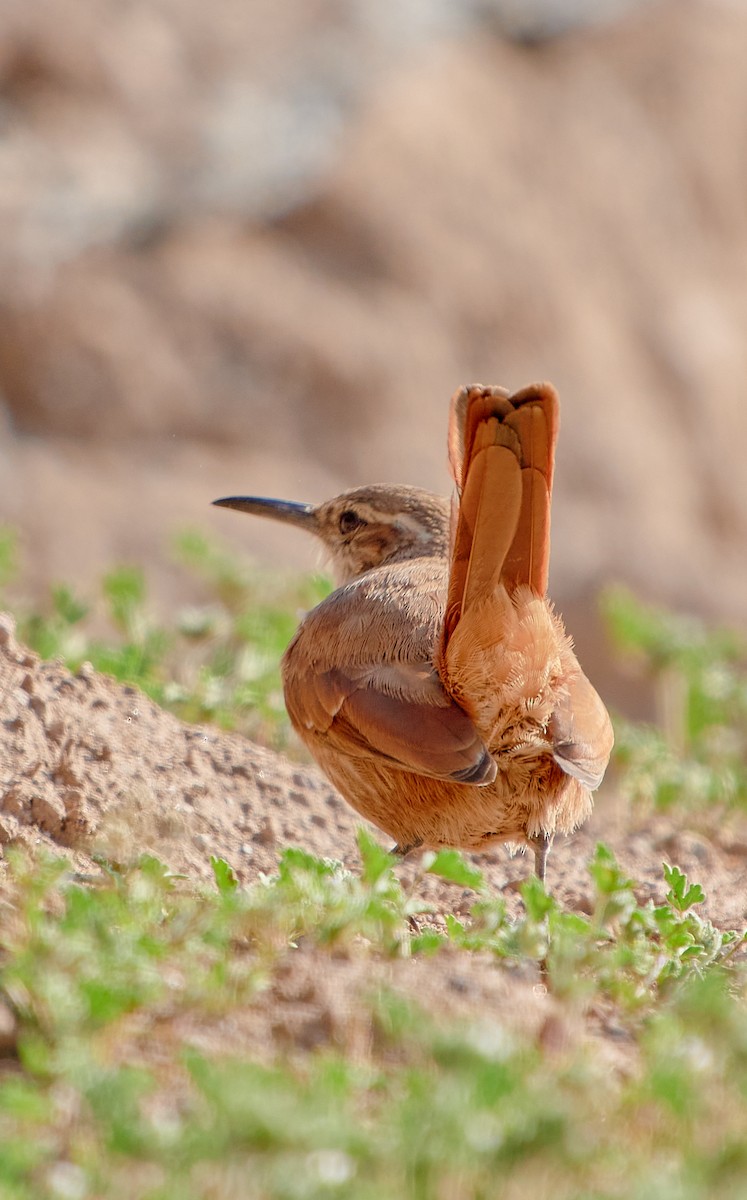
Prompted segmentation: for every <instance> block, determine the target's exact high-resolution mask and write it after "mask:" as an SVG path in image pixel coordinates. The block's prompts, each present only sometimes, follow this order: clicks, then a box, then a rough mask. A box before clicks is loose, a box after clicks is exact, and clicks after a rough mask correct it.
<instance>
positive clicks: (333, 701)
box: [283, 564, 496, 784]
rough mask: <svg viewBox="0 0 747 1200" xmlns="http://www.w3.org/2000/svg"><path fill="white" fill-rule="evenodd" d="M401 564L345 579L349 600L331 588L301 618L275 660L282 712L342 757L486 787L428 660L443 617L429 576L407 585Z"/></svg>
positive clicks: (481, 760) (475, 747) (483, 768)
mask: <svg viewBox="0 0 747 1200" xmlns="http://www.w3.org/2000/svg"><path fill="white" fill-rule="evenodd" d="M410 569H411V567H410V565H409V564H403V566H402V568H401V569H400V570H399V571H391V572H390V573H389V576H388V577H387V580H386V581H385V583H384V585H383V586H382V583H381V581H380V580H373V581H371V580H363V581H360V582H359V583H358V585H357V586H356V585H352V586H354V587H355V596H354V597H352V596H351V595H350V594H349V593H348V596H347V597H345V596H342V597H341V596H340V595H339V593H334V594H333V596H331V597H329V598H328V600H327V601H325V602H323V603H322V604H321V605H319V606H318V607H317V608H316V609H315V610H314V611H313V612H312V613H310V614H309V616H308V617H307V618H306V620H305V621H304V622H303V623H302V625H301V627H300V629H299V631H298V633H297V634H296V637H295V638H294V640H293V642H292V643H291V645H290V646H289V647H288V650H287V651H286V654H285V657H284V659H283V682H284V687H285V701H286V706H287V708H288V713H289V715H290V718H291V721H292V722H293V725H294V727H295V728H296V730H297V732H298V733H299V734H300V736H301V737H302V738H303V739H304V740H305V741H307V742H308V743H309V744H310V745H312V746H313V745H314V743H315V741H316V740H317V739H318V738H319V737H321V738H323V740H324V744H325V745H326V746H327V747H328V748H329V749H333V750H334V749H336V750H338V751H340V753H343V754H345V755H348V756H351V757H358V758H368V759H377V758H381V759H386V760H387V762H388V763H389V765H390V766H397V767H400V768H401V769H402V770H405V771H413V772H416V773H417V774H421V775H430V776H433V777H435V778H438V779H453V780H455V781H458V782H462V783H473V784H483V783H490V782H492V780H493V779H494V778H495V775H496V765H495V763H494V761H493V759H492V758H491V756H490V754H489V753H488V750H487V748H486V746H485V743H484V742H483V740H482V738H481V737H480V735H479V734H478V732H477V730H476V729H475V726H474V724H473V723H472V721H471V720H470V718H469V717H468V716H467V714H466V712H465V711H464V709H462V708H460V707H459V705H458V704H456V703H455V702H454V700H452V699H451V697H450V696H449V695H448V693H447V692H446V690H445V688H444V686H443V684H442V683H441V680H440V678H439V676H438V673H437V671H436V669H435V667H434V665H433V663H432V661H431V658H432V655H433V646H434V644H435V641H436V638H437V635H438V630H439V627H440V622H441V620H442V613H443V594H442V589H441V588H440V583H441V580H440V579H439V578H436V577H434V580H433V587H432V588H429V587H425V588H424V587H422V586H411V584H410V583H409V582H408V580H407V572H408V570H410ZM444 569H445V568H444V567H443V565H442V566H441V567H440V568H439V571H440V574H441V575H443V572H444ZM421 583H422V581H421ZM346 599H347V600H348V601H351V602H350V603H348V604H346V603H345V600H346ZM353 600H354V602H352V601H353ZM415 606H419V607H415ZM351 622H354V626H355V627H353V625H352V624H351ZM403 629H404V630H405V631H406V632H407V634H408V637H407V638H406V639H403V634H402V631H403ZM317 744H318V743H317Z"/></svg>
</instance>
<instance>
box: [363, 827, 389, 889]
mask: <svg viewBox="0 0 747 1200" xmlns="http://www.w3.org/2000/svg"><path fill="white" fill-rule="evenodd" d="M357 841H358V849H359V851H360V855H361V859H362V860H363V881H364V883H368V884H374V883H377V882H378V880H379V879H381V877H382V876H383V875H385V874H386V872H387V871H389V870H391V868H392V866H393V865H394V863H395V862H396V861H397V859H396V857H395V856H394V855H393V854H390V853H389V851H388V850H385V849H384V847H383V846H382V845H381V843H380V842H377V840H376V838H374V837H372V835H371V834H370V833H369V832H368V830H367V829H364V828H363V827H362V826H361V827H360V829H359V830H358V834H357Z"/></svg>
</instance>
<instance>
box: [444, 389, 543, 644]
mask: <svg viewBox="0 0 747 1200" xmlns="http://www.w3.org/2000/svg"><path fill="white" fill-rule="evenodd" d="M557 431H558V399H557V395H556V393H555V390H554V389H553V388H552V387H551V386H550V385H549V384H538V385H536V386H534V387H528V388H524V389H523V390H522V391H520V392H517V393H516V394H515V395H513V396H509V394H508V393H507V392H506V391H505V390H504V389H503V388H484V387H479V386H475V387H471V388H462V389H461V390H460V391H459V392H457V394H456V395H455V396H454V398H453V399H452V406H451V418H450V423H449V462H450V465H451V470H452V474H453V476H454V481H455V483H456V485H457V491H458V493H459V511H458V515H457V520H456V529H455V534H454V548H453V554H452V563H451V572H450V576H449V592H448V600H447V611H446V626H445V630H444V634H445V639H446V640H448V638H449V636H450V634H451V632H452V630H453V629H454V628H455V626H456V624H457V623H458V621H459V618H460V616H461V613H462V611H463V610H464V609H465V608H466V607H470V606H471V605H472V604H474V602H475V601H476V600H477V599H479V597H480V596H484V595H488V594H489V593H490V592H491V591H493V590H494V589H495V587H496V586H497V584H499V583H501V584H503V585H504V586H505V587H506V589H507V590H508V591H509V592H513V591H515V589H516V588H517V587H519V586H521V585H528V586H529V587H531V588H532V590H533V591H534V592H536V593H537V594H538V595H540V596H543V595H544V594H545V592H546V590H547V575H548V569H549V561H550V498H551V491H552V477H553V468H554V458H555V441H556V438H557Z"/></svg>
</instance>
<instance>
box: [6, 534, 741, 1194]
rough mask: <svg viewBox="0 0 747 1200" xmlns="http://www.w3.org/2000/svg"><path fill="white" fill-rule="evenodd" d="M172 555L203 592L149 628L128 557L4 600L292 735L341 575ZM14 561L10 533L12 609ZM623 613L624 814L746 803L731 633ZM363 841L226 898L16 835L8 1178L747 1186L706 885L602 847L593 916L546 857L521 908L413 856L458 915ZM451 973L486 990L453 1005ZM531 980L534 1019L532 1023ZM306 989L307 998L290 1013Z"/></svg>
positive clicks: (36, 1188)
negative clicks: (646, 693) (31, 848)
mask: <svg viewBox="0 0 747 1200" xmlns="http://www.w3.org/2000/svg"><path fill="white" fill-rule="evenodd" d="M180 553H181V555H182V558H183V560H184V561H186V562H187V563H188V564H189V569H192V570H198V571H199V572H200V573H201V574H202V576H203V577H204V578H205V579H206V580H207V581H208V582H209V584H210V587H211V589H212V599H211V601H210V603H209V604H207V605H206V606H205V607H203V608H201V609H200V610H199V611H196V610H190V611H185V612H182V613H179V614H177V615H176V616H175V617H174V619H173V620H172V621H170V622H167V623H163V624H157V623H156V622H155V620H154V619H153V618H152V617H151V616H150V615H149V609H148V602H147V596H146V594H145V589H144V584H143V578H142V576H141V574H140V573H139V572H134V571H132V570H129V569H128V570H118V571H115V572H112V573H111V574H109V575H108V576H107V577H106V579H105V580H104V583H103V587H102V596H101V598H100V599H98V600H89V601H87V602H84V601H82V600H81V599H80V598H78V597H76V596H74V595H73V593H72V592H71V591H70V590H69V589H68V588H65V587H57V588H55V589H53V590H52V592H51V595H50V600H49V604H48V605H47V607H46V610H45V611H43V612H41V613H38V612H31V611H29V610H28V609H25V608H24V606H23V605H22V604H21V603H20V601H19V600H18V599H17V598H15V602H14V604H13V606H14V607H15V609H16V612H17V615H18V619H19V626H20V634H21V636H22V637H23V638H24V639H25V640H26V641H27V642H30V643H31V644H32V645H33V646H34V647H35V648H36V649H37V650H38V651H39V652H40V653H42V654H44V655H55V656H56V655H60V656H63V657H65V658H66V659H67V660H68V661H69V662H70V664H71V665H72V666H76V665H78V664H79V663H80V662H81V661H83V659H89V660H90V661H92V662H93V663H94V665H95V666H96V667H97V668H98V669H100V670H104V671H108V672H110V673H112V674H114V675H116V676H117V677H119V678H121V679H123V680H127V681H128V682H131V683H135V684H137V686H139V687H142V688H143V689H144V690H145V691H147V692H149V693H150V694H151V695H152V696H154V698H156V699H157V700H158V701H159V702H160V703H162V704H164V705H166V706H168V707H171V708H172V709H174V710H175V711H176V712H178V713H179V714H180V715H182V716H185V717H186V718H187V719H199V720H208V719H211V720H215V721H217V722H220V723H228V722H229V721H232V720H233V721H235V722H236V723H237V724H238V726H239V727H240V728H242V729H244V730H246V731H249V732H251V733H252V734H253V735H254V736H258V735H260V734H261V736H262V737H263V738H264V739H265V740H266V741H269V742H270V743H271V744H274V745H283V744H284V743H285V742H286V741H287V738H288V731H287V726H286V725H285V718H284V716H283V714H282V704H281V698H280V689H279V681H278V677H277V673H276V672H277V660H278V658H279V656H280V653H281V651H282V648H283V646H284V644H285V642H286V641H287V639H288V637H289V636H290V632H291V631H292V629H293V627H294V624H295V621H296V615H297V610H298V609H299V608H301V607H307V606H308V605H309V604H311V603H314V602H315V601H316V599H318V598H319V597H320V596H321V595H322V594H323V592H324V587H325V585H324V583H323V582H322V581H320V580H312V581H304V582H302V583H294V584H292V585H290V586H289V587H288V586H285V585H281V583H279V582H278V581H277V580H262V581H259V582H258V581H257V579H256V578H255V577H254V576H252V575H251V573H250V572H249V571H248V569H247V568H246V567H244V566H242V565H240V564H237V563H235V562H234V561H233V560H232V559H231V558H230V557H228V556H227V555H225V554H224V553H223V552H222V551H219V550H216V549H215V548H214V547H211V546H209V545H208V544H207V543H206V542H204V540H203V539H201V538H198V537H196V536H195V535H190V536H189V537H186V538H183V539H181V541H180ZM14 554H15V550H14V543H13V539H12V538H11V537H10V535H7V536H6V537H5V540H4V541H3V542H2V543H0V585H2V586H3V587H4V588H5V590H6V595H5V603H6V604H9V603H12V602H13V601H14V596H13V591H12V589H13V571H14V566H13V559H14ZM605 605H606V611H607V615H608V618H609V622H610V627H611V629H612V631H613V634H614V636H615V637H616V639H617V640H618V642H619V643H620V645H621V646H622V647H624V649H625V651H626V653H627V655H628V656H629V659H630V661H631V662H634V663H637V665H638V669H640V670H641V671H642V672H644V673H646V674H647V675H648V676H649V677H651V678H652V679H653V680H654V682H655V686H656V689H657V694H658V696H659V700H660V704H661V717H660V720H659V721H658V723H657V724H656V725H652V726H650V727H644V726H641V725H632V724H625V723H623V722H618V742H619V751H618V768H619V776H618V782H619V786H620V787H621V789H622V790H623V791H624V793H625V794H626V795H627V796H628V797H629V798H630V800H631V802H632V803H633V804H635V805H636V806H637V809H636V812H637V819H639V820H643V819H644V818H645V815H646V813H647V812H652V811H653V810H654V809H655V808H658V809H665V810H666V811H667V812H668V814H669V815H670V817H674V818H677V819H681V820H682V821H685V820H690V819H691V818H692V815H693V814H698V813H699V814H705V813H707V814H709V817H708V819H713V814H714V812H718V813H723V814H731V815H732V817H734V814H738V813H739V811H740V809H743V808H744V805H745V797H746V796H747V788H746V780H745V771H746V768H745V744H744V743H745V735H746V730H747V673H746V672H745V656H744V646H743V645H742V644H741V643H740V641H739V639H738V638H736V637H734V636H732V635H728V634H725V633H720V632H717V631H711V630H708V629H706V628H704V627H703V626H701V625H698V624H696V623H694V622H684V621H682V620H680V619H679V618H674V617H672V616H670V615H668V614H665V613H662V612H658V611H654V610H650V609H647V608H644V607H643V606H641V605H639V604H638V603H636V602H635V601H634V600H633V599H632V598H631V597H630V596H627V595H625V594H624V593H622V592H614V593H610V594H609V595H608V597H607V598H606V601H605ZM106 622H108V623H109V625H108V626H107V624H106ZM107 627H108V628H110V630H111V633H110V635H108V634H107V633H106V632H105V631H106V629H107ZM102 628H103V629H104V632H103V633H102V632H101V630H102ZM94 629H95V630H96V633H95V635H94V633H93V632H91V631H92V630H94ZM734 819H736V817H734ZM359 846H360V852H361V859H362V869H361V870H360V872H358V873H351V872H349V871H347V870H345V869H344V868H343V866H342V865H341V864H340V863H337V862H334V861H331V860H325V859H319V858H315V857H312V856H311V855H309V854H307V853H305V852H304V851H303V850H302V849H300V848H299V849H290V850H286V851H285V853H284V854H283V855H282V857H281V858H280V860H279V863H278V869H277V873H276V874H275V875H273V876H272V877H270V878H260V879H259V880H258V881H257V882H256V883H254V884H253V885H252V886H251V887H249V888H246V889H243V888H240V887H239V886H237V882H236V879H235V877H234V876H233V873H232V871H231V869H230V867H229V866H228V864H226V863H225V862H223V861H222V860H219V859H214V860H213V864H212V865H213V873H214V881H215V883H214V887H213V888H212V889H210V890H206V889H201V888H200V887H198V886H197V885H196V884H195V883H194V881H192V880H189V879H186V878H183V877H179V876H175V875H173V874H172V873H170V872H169V870H168V869H167V868H166V867H165V866H164V864H162V863H161V862H159V861H158V860H156V859H154V858H142V859H140V860H139V861H137V862H135V863H134V864H133V865H128V866H123V865H121V864H116V863H112V862H101V863H100V869H99V871H98V873H95V874H92V875H91V876H90V877H86V878H82V877H80V876H79V875H77V874H76V873H75V872H74V871H73V870H72V869H71V867H70V865H69V863H68V862H67V861H65V860H62V859H53V858H45V857H36V858H34V859H33V860H32V859H30V858H29V857H27V856H25V855H23V854H21V853H20V852H17V853H14V852H13V851H9V853H8V864H7V871H6V875H5V879H4V883H3V885H2V890H0V903H1V904H2V917H1V919H0V1056H3V1055H4V1057H0V1196H2V1197H3V1200H5V1197H7V1198H8V1200H55V1198H62V1200H89V1198H90V1200H98V1198H99V1197H102V1198H103V1197H107V1198H109V1197H112V1198H114V1200H118V1198H120V1197H121V1198H122V1200H141V1198H142V1200H146V1198H147V1200H192V1198H195V1200H212V1198H215V1200H218V1198H220V1200H233V1198H236V1200H244V1198H246V1200H254V1198H257V1200H265V1198H272V1200H275V1198H278V1200H307V1198H308V1200H317V1198H319V1200H322V1198H326V1197H335V1196H338V1197H345V1198H346V1200H347V1198H352V1200H379V1198H380V1197H389V1196H391V1197H408V1198H409V1197H413V1198H415V1200H431V1198H433V1200H472V1198H474V1200H488V1198H489V1197H501V1198H503V1197H505V1198H506V1200H518V1198H520V1197H530V1196H531V1197H532V1200H544V1198H548V1200H549V1198H550V1197H552V1200H565V1198H567V1200H581V1198H583V1200H617V1198H620V1200H623V1198H624V1200H628V1198H634V1200H638V1198H640V1200H649V1198H650V1197H652V1196H656V1197H657V1198H658V1197H661V1198H664V1200H706V1198H711V1197H713V1198H715V1200H720V1198H721V1197H723V1198H724V1200H726V1198H727V1197H729V1198H731V1197H733V1196H738V1195H741V1194H742V1193H743V1192H744V1191H745V1190H747V1143H745V1139H744V1126H745V1117H746V1116H747V1112H746V1106H745V1085H744V1079H745V1070H746V1068H747V1010H746V1009H745V966H744V962H745V959H744V935H743V931H742V930H724V929H722V928H719V927H717V926H716V925H714V924H712V923H711V922H710V921H708V920H706V919H705V918H704V917H702V916H701V915H699V906H700V905H701V904H702V901H703V899H704V896H703V891H702V888H701V887H700V885H699V883H698V881H697V880H690V879H688V878H686V876H685V874H684V873H683V872H682V871H681V870H679V869H678V867H677V866H675V865H669V864H664V865H663V868H662V869H663V873H664V874H663V888H662V895H663V896H665V898H664V899H662V901H661V902H659V903H656V902H654V901H653V900H647V901H646V902H642V901H641V900H640V899H639V898H638V896H639V894H640V889H638V888H637V884H636V881H635V880H632V879H629V878H627V877H626V876H625V874H624V872H623V871H622V870H621V868H620V866H619V864H618V863H617V861H616V859H615V857H614V855H613V854H612V852H611V851H610V850H609V849H608V848H607V847H606V846H604V845H599V846H598V847H597V849H596V852H595V854H594V856H593V858H592V860H591V862H590V864H589V872H590V889H591V904H590V906H589V911H588V912H586V911H585V912H575V911H567V910H565V909H564V908H563V907H562V906H561V905H560V904H559V903H558V902H557V901H556V900H555V899H553V898H552V897H551V896H549V895H548V894H547V893H546V892H545V890H544V889H543V887H542V885H541V884H540V883H539V882H538V881H537V880H536V879H533V878H532V879H530V880H528V881H527V882H526V883H525V884H524V885H523V887H522V892H521V894H522V899H523V915H522V916H520V917H519V918H515V917H510V916H509V911H508V908H507V905H506V904H505V903H504V901H503V899H502V898H501V897H500V896H495V895H492V894H490V893H489V891H488V890H487V888H486V886H485V882H484V879H483V877H482V875H481V873H480V871H479V870H477V869H476V868H475V867H474V866H473V865H472V864H471V863H470V862H467V861H466V860H465V859H463V858H462V857H461V856H460V855H459V854H457V853H455V852H445V853H441V854H439V855H429V856H426V857H425V858H424V860H423V863H422V867H421V870H422V871H428V872H431V873H434V874H436V875H438V876H439V877H440V878H441V879H443V880H445V881H446V882H447V883H448V884H450V885H451V886H452V887H453V889H454V895H455V898H457V897H458V898H459V899H460V900H461V899H462V898H463V896H464V893H465V890H466V891H468V892H469V893H470V894H471V896H472V900H471V904H470V905H469V911H468V913H467V914H466V915H465V914H464V912H463V911H462V907H463V906H462V907H460V908H459V911H460V916H459V919H457V917H456V916H447V918H446V921H445V923H444V922H439V921H436V920H434V919H433V918H432V914H430V913H429V912H428V911H426V910H425V908H424V905H423V903H422V900H421V899H420V891H419V888H418V886H417V884H418V881H417V878H416V880H415V882H414V884H412V885H411V886H410V887H405V886H403V884H402V883H401V881H400V879H399V877H398V874H397V872H396V870H395V867H394V864H393V862H392V860H391V858H390V857H389V855H387V854H386V853H385V852H384V851H383V850H382V849H381V848H380V846H379V845H378V844H377V843H376V842H375V841H373V840H371V839H370V838H369V837H368V836H367V835H366V834H364V833H361V835H360V841H359ZM457 907H458V906H457V905H456V904H455V908H457ZM309 964H310V968H311V970H310V975H309V979H310V980H311V982H309V979H306V976H305V975H304V971H305V970H306V968H307V967H308V966H309ZM473 968H474V970H473ZM478 968H479V971H478ZM480 971H481V972H483V973H487V975H488V976H489V977H490V978H494V977H495V973H499V975H500V978H501V979H502V980H505V982H506V984H507V985H509V986H510V988H513V989H515V990H514V991H512V992H509V995H510V996H511V997H513V999H511V1000H509V1001H508V1002H506V1003H503V1004H502V1005H497V1004H495V1003H492V1002H488V1001H487V1000H486V999H485V998H484V997H481V993H480V985H479V979H480V978H483V977H484V974H483V975H480ZM297 977H298V978H297ZM447 977H448V978H449V979H451V980H454V979H456V980H460V979H462V980H463V988H464V990H465V993H466V994H467V995H468V996H469V995H472V1002H471V1003H466V1002H465V1004H464V1006H463V1008H462V1010H461V1011H460V1013H459V1014H458V1015H456V1016H455V1011H454V1009H453V1006H451V1005H450V1003H448V996H447V994H446V991H447V989H446V984H445V982H444V981H445V980H446V979H447ZM350 978H354V979H355V981H356V982H355V984H354V985H353V984H351V983H350ZM304 979H306V982H305V983H304ZM294 980H296V983H295V984H294V982H293V981H294ZM299 980H300V983H299ZM315 980H316V981H324V982H325V983H326V985H327V991H326V992H325V993H324V996H326V1000H325V999H324V996H323V997H322V999H321V1000H320V999H319V996H318V995H317V993H316V991H315V984H314V981H315ZM428 981H430V983H429V984H428V986H426V983H428ZM434 981H436V982H435V986H434ZM460 986H462V985H460ZM470 989H472V990H471V992H470ZM330 997H337V998H338V999H339V1002H340V1007H339V1011H338V1010H337V1009H336V1008H335V1005H334V1004H333V1003H332V1001H331V999H330ZM530 998H532V999H533V1000H534V1001H535V1002H536V1003H537V1004H539V1005H540V1009H541V1012H540V1019H539V1020H536V1021H531V1020H529V1019H527V1020H522V1019H521V1018H522V1011H521V1010H522V1008H523V1007H527V1008H528V1007H529V999H530ZM304 1006H305V1007H306V1009H307V1010H308V1011H309V1012H311V1011H312V1010H313V1011H314V1014H315V1015H314V1019H313V1021H309V1020H306V1021H305V1022H304V1020H300V1022H299V1018H298V1011H297V1010H298V1009H299V1008H300V1009H301V1010H303V1009H304Z"/></svg>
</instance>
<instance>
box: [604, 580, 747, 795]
mask: <svg viewBox="0 0 747 1200" xmlns="http://www.w3.org/2000/svg"><path fill="white" fill-rule="evenodd" d="M603 609H604V613H605V616H606V619H607V623H608V625H609V628H610V631H611V633H612V636H613V638H614V640H615V642H616V644H617V646H618V647H619V649H620V650H621V651H622V652H623V654H624V655H625V656H626V658H627V660H628V661H629V662H632V663H636V664H637V665H638V668H639V670H640V671H641V672H643V673H645V674H647V675H649V676H650V677H651V679H652V680H653V682H654V687H655V695H656V701H657V723H656V725H644V724H636V723H633V722H629V721H623V720H619V721H617V722H616V723H615V730H616V737H617V749H616V756H617V760H618V762H620V763H621V764H622V766H623V768H624V770H623V774H622V777H621V783H622V787H623V789H624V791H625V792H626V793H627V794H628V795H630V796H631V797H632V798H633V799H635V800H637V801H644V802H648V803H651V804H654V805H655V806H657V807H659V808H669V807H671V806H672V805H674V804H677V805H680V806H682V807H683V808H684V807H687V808H691V809H702V808H706V807H707V808H709V809H710V810H711V811H713V809H714V808H715V807H718V808H721V809H725V808H734V807H739V808H744V807H745V806H747V642H746V641H745V639H744V638H743V637H742V636H740V635H739V634H737V633H734V632H731V631H728V630H722V629H710V628H708V627H707V626H706V625H705V624H704V623H703V622H701V621H698V620H696V619H695V618H692V617H683V616H678V615H675V614H673V613H669V612H666V611H664V610H663V609H658V608H655V607H653V606H651V605H645V604H642V603H641V602H640V601H638V600H636V599H635V598H634V597H633V596H632V595H631V594H630V593H629V592H627V591H626V590H624V589H622V588H615V589H610V590H609V591H608V592H607V593H606V595H605V597H604V600H603Z"/></svg>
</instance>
